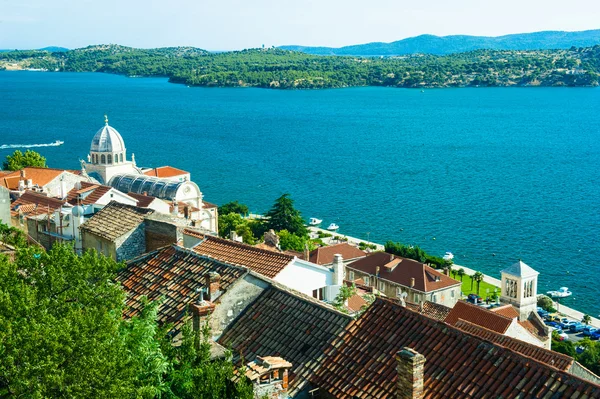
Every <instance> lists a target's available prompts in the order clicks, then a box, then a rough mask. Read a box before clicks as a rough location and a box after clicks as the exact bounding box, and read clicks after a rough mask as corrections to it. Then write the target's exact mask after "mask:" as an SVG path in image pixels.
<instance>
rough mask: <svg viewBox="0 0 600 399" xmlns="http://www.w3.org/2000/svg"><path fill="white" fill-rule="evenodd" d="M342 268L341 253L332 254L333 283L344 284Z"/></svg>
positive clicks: (343, 267) (342, 259)
mask: <svg viewBox="0 0 600 399" xmlns="http://www.w3.org/2000/svg"><path fill="white" fill-rule="evenodd" d="M344 269H345V266H344V258H342V255H340V254H335V255H333V285H342V284H344V274H345V270H344Z"/></svg>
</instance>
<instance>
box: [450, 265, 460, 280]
mask: <svg viewBox="0 0 600 399" xmlns="http://www.w3.org/2000/svg"><path fill="white" fill-rule="evenodd" d="M450 273H452V278H454V279H455V280H456V274H457V273H458V270H456V269H454V268H452V267H451V268H450Z"/></svg>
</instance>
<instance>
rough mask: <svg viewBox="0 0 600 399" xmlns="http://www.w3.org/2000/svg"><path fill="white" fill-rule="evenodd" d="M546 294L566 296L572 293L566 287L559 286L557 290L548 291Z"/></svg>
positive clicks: (558, 296) (554, 296) (556, 296)
mask: <svg viewBox="0 0 600 399" xmlns="http://www.w3.org/2000/svg"><path fill="white" fill-rule="evenodd" d="M546 294H548V295H550V296H551V297H552V298H566V297H568V296H571V295H572V294H573V293H572V292H571V291H569V289H568V288H567V287H560V288H559V289H558V291H548V292H546Z"/></svg>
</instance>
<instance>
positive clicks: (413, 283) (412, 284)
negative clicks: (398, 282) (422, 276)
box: [410, 277, 415, 288]
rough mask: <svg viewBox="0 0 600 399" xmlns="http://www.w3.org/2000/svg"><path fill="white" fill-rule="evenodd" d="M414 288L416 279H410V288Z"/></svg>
mask: <svg viewBox="0 0 600 399" xmlns="http://www.w3.org/2000/svg"><path fill="white" fill-rule="evenodd" d="M414 286H415V278H414V277H411V278H410V288H414Z"/></svg>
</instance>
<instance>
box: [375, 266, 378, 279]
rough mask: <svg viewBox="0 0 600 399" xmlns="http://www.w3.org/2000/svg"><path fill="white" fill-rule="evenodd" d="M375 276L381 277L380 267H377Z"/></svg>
mask: <svg viewBox="0 0 600 399" xmlns="http://www.w3.org/2000/svg"><path fill="white" fill-rule="evenodd" d="M375 275H376V276H377V277H379V266H377V267H376V268H375Z"/></svg>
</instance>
